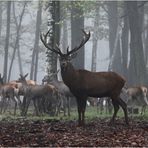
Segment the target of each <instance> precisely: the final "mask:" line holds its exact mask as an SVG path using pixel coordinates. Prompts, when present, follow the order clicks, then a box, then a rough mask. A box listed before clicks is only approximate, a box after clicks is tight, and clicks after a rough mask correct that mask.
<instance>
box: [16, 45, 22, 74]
mask: <svg viewBox="0 0 148 148" xmlns="http://www.w3.org/2000/svg"><path fill="white" fill-rule="evenodd" d="M17 55H18V64H19V70H20V74H21V75H23V68H22V58H21V54H20V45H19V44H18V49H17Z"/></svg>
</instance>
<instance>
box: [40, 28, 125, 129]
mask: <svg viewBox="0 0 148 148" xmlns="http://www.w3.org/2000/svg"><path fill="white" fill-rule="evenodd" d="M82 31H83V33H84V37H83V39H82V41H81V43H80V45H79V46H76V47H75V48H73V49H72V50H71V51H69V48H67V53H66V54H65V53H62V51H61V50H60V48H59V47H58V46H56V48H51V46H50V45H49V43H47V37H48V34H49V31H48V32H47V33H46V34H45V35H44V34H42V35H41V36H40V37H41V41H42V42H43V44H44V46H45V47H46V48H48V49H49V50H50V51H52V52H54V53H56V54H58V55H59V56H60V57H59V60H60V67H61V76H62V79H63V81H64V83H65V84H66V85H67V86H68V87H69V89H70V90H71V92H72V93H73V95H74V96H75V97H76V101H77V106H78V116H79V117H78V124H79V125H80V126H82V125H84V118H85V108H86V101H87V98H88V97H110V98H111V99H112V103H113V106H114V114H113V117H112V119H111V121H110V124H112V125H113V124H114V120H115V117H116V115H117V112H118V110H119V106H121V107H122V109H123V111H124V115H125V122H126V124H128V115H127V106H126V103H125V102H124V101H123V100H122V99H121V98H120V93H121V90H122V88H123V86H124V84H125V79H124V78H123V77H121V76H120V75H118V74H117V73H115V72H90V71H87V70H82V69H79V70H76V69H75V68H74V66H73V65H72V63H71V62H70V61H71V59H72V58H74V57H75V55H76V52H77V51H78V50H79V49H80V48H81V47H82V46H84V44H85V43H86V42H87V41H88V40H89V38H90V32H89V33H88V34H87V33H86V32H85V31H84V30H82Z"/></svg>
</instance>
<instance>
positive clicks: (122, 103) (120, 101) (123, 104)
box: [117, 98, 129, 125]
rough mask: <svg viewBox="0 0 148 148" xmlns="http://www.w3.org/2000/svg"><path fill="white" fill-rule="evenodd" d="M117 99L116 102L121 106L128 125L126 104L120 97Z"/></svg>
mask: <svg viewBox="0 0 148 148" xmlns="http://www.w3.org/2000/svg"><path fill="white" fill-rule="evenodd" d="M117 101H118V104H119V105H120V106H121V107H122V109H123V111H124V116H125V123H126V124H127V125H128V124H129V122H128V115H127V105H126V103H125V102H124V101H123V100H122V99H121V98H118V100H117Z"/></svg>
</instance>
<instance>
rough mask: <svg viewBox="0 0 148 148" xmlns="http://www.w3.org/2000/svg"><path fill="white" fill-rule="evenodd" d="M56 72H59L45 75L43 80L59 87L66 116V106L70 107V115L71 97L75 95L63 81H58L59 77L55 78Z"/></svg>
mask: <svg viewBox="0 0 148 148" xmlns="http://www.w3.org/2000/svg"><path fill="white" fill-rule="evenodd" d="M55 74H57V73H53V74H51V75H49V76H44V78H43V79H42V82H43V83H45V82H47V83H48V84H52V85H54V86H55V87H56V88H57V90H58V92H59V94H60V96H61V99H62V100H61V102H63V104H61V105H62V106H63V109H64V116H65V115H66V111H65V108H66V107H67V109H68V116H70V98H71V97H73V95H72V93H71V92H70V90H69V88H68V87H67V86H66V85H65V84H64V83H63V82H62V81H58V80H57V79H55V78H54V75H55ZM65 97H66V100H65Z"/></svg>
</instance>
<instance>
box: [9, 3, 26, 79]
mask: <svg viewBox="0 0 148 148" xmlns="http://www.w3.org/2000/svg"><path fill="white" fill-rule="evenodd" d="M26 4H27V2H25V3H24V7H23V10H22V12H21V15H20V18H19V23H18V22H17V18H16V16H15V2H13V15H14V19H15V24H16V41H15V45H14V50H13V54H12V59H11V63H10V68H9V73H8V81H9V80H10V77H11V71H12V66H13V62H14V59H15V53H16V50H17V49H18V46H19V39H20V29H21V25H22V19H23V15H24V12H25V7H26Z"/></svg>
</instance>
